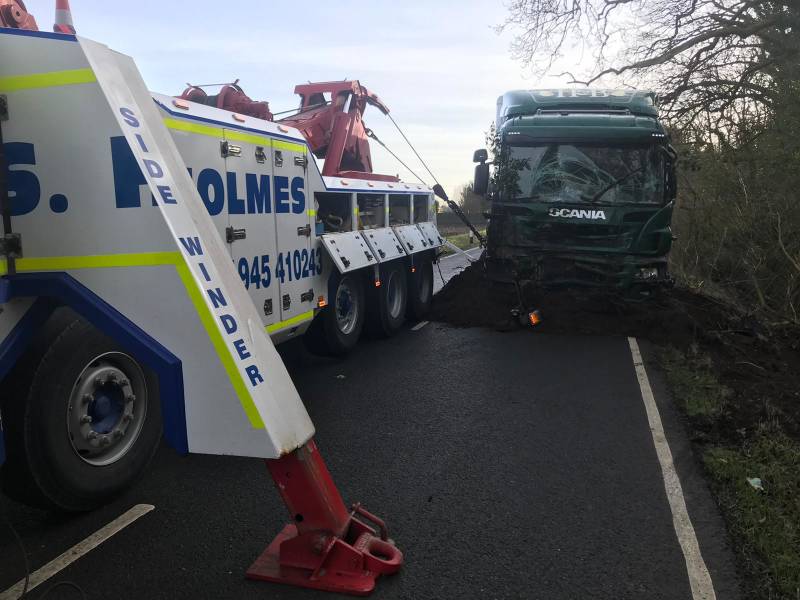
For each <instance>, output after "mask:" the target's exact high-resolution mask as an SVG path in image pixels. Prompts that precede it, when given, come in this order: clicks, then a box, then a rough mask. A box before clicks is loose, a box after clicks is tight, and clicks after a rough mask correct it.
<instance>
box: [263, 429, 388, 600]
mask: <svg viewBox="0 0 800 600" xmlns="http://www.w3.org/2000/svg"><path fill="white" fill-rule="evenodd" d="M267 469H268V470H269V472H270V475H272V479H273V481H274V482H275V485H276V486H277V488H278V491H279V492H280V493H281V496H282V497H283V501H284V502H285V503H286V507H287V508H288V509H289V514H290V515H291V516H292V519H293V521H294V522H293V523H290V524H289V525H286V527H284V528H283V531H281V532H280V533H279V534H278V536H277V537H276V538H275V539H274V540H273V541H272V543H271V544H270V545H269V547H268V548H267V549H266V551H265V552H264V553H263V554H262V555H261V556H259V557H258V558H257V559H256V561H255V562H254V563H253V564H252V565H251V567H250V568H249V569H248V571H247V577H248V578H249V579H260V580H263V581H274V582H278V583H288V584H291V585H297V586H302V587H308V588H314V589H319V590H327V591H329V592H339V593H343V594H353V595H357V596H366V595H368V594H369V593H370V592H372V590H373V589H375V581H376V580H377V579H378V577H380V576H381V575H388V574H391V573H395V572H397V570H398V569H400V566H401V565H402V564H403V554H402V552H400V550H398V549H397V548H396V547H395V545H394V543H393V542H392V541H391V540H389V537H388V531H387V529H386V525H385V523H384V522H383V521H381V520H380V519H379V518H378V517H376V516H375V515H372V514H370V513H368V512H367V511H366V510H364V509H363V508H361V506H360V505H358V504H356V505H354V506H353V507H352V508H351V509H350V510H348V509H347V507H346V506H345V504H344V502H343V501H342V497H341V496H340V495H339V490H337V489H336V486H335V485H334V483H333V479H332V478H331V474H330V473H329V472H328V468H327V467H326V466H325V463H324V461H323V460H322V456H320V453H319V450H318V449H317V446H316V444H315V443H314V441H313V440H311V441H309V442H308V443H306V444H305V445H304V446H302V447H301V448H298V449H297V450H295V451H294V452H292V453H291V454H287V455H286V456H283V457H281V458H279V459H276V460H268V461H267ZM376 528H377V531H376Z"/></svg>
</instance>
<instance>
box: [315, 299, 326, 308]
mask: <svg viewBox="0 0 800 600" xmlns="http://www.w3.org/2000/svg"><path fill="white" fill-rule="evenodd" d="M326 306H328V301H327V300H325V296H320V297H319V298H317V308H325V307H326Z"/></svg>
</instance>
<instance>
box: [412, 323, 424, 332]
mask: <svg viewBox="0 0 800 600" xmlns="http://www.w3.org/2000/svg"><path fill="white" fill-rule="evenodd" d="M427 324H428V321H420V322H419V323H417V324H416V325H414V326H413V327H412V328H411V331H419V330H420V329H422V328H423V327H425V325H427Z"/></svg>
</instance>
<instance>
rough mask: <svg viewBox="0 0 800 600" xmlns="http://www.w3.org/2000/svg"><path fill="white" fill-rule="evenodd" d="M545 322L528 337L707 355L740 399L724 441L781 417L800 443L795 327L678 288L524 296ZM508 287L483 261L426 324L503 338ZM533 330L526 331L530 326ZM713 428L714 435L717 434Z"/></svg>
mask: <svg viewBox="0 0 800 600" xmlns="http://www.w3.org/2000/svg"><path fill="white" fill-rule="evenodd" d="M524 296H525V300H526V304H527V305H528V306H529V307H530V308H536V309H538V310H539V311H540V314H541V318H542V321H541V323H540V324H539V325H537V326H536V327H531V328H530V329H531V333H532V334H537V333H538V334H544V333H548V334H550V333H558V334H585V335H613V336H635V337H638V338H642V339H647V340H650V341H652V342H653V343H655V344H657V345H659V346H665V347H673V348H677V349H679V350H680V351H681V352H684V353H686V354H687V356H689V357H691V356H694V355H700V354H704V355H707V356H710V357H711V359H712V360H713V362H714V365H715V369H714V370H715V371H716V372H717V373H718V375H719V379H720V381H723V382H725V385H726V386H727V387H728V388H730V390H731V393H732V394H735V395H736V396H737V397H738V398H737V402H736V405H737V407H738V409H737V411H735V412H733V413H731V414H730V415H727V416H726V418H725V419H723V421H724V422H718V423H717V424H716V427H721V429H722V431H717V435H722V436H723V437H726V436H727V434H731V433H733V432H735V431H736V430H737V429H740V428H741V427H743V426H749V424H752V423H753V422H754V421H757V420H758V419H760V418H767V416H768V415H767V413H768V412H769V413H772V411H775V410H778V411H780V413H781V416H782V417H784V418H783V419H782V420H783V422H784V425H785V426H786V427H787V430H788V432H789V433H790V434H792V435H793V436H794V437H797V438H800V328H798V327H796V326H790V325H787V324H774V323H765V322H764V321H762V320H759V319H758V318H756V317H755V316H754V315H752V314H748V313H746V312H744V311H742V310H741V309H739V308H737V307H736V306H734V305H732V304H729V303H726V302H723V301H721V300H717V299H715V298H711V297H709V296H706V295H703V294H701V293H699V292H696V291H693V290H690V289H686V288H681V287H676V288H674V289H672V290H669V291H667V292H665V293H664V295H662V296H660V297H659V298H657V299H652V300H648V301H645V302H637V303H627V304H623V303H620V302H614V301H611V300H609V299H604V298H602V297H591V296H586V295H582V294H577V293H576V292H574V291H558V292H547V293H536V292H534V291H532V290H529V289H528V290H525V291H524ZM518 305H519V301H518V295H517V293H516V291H515V290H514V287H513V285H510V284H497V283H493V282H491V281H489V280H488V279H487V278H486V276H485V273H484V270H483V266H482V263H481V261H478V262H475V263H473V264H472V265H470V266H469V267H468V268H467V269H465V270H464V271H462V272H461V273H460V274H458V275H456V276H455V277H453V278H452V279H451V280H450V281H449V282H448V284H447V285H446V286H445V287H444V288H443V289H442V290H441V292H439V293H438V294H437V295H436V296H435V297H434V302H433V307H432V314H431V318H432V320H435V321H441V322H446V323H450V324H452V325H455V326H459V327H487V328H492V329H496V330H500V331H507V330H511V329H517V328H519V327H521V326H520V325H519V324H518V321H517V320H515V319H514V318H513V317H512V315H511V310H512V308H514V307H515V306H518ZM528 327H530V326H528ZM716 427H715V428H716Z"/></svg>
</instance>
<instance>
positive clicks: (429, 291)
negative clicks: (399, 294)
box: [408, 259, 433, 321]
mask: <svg viewBox="0 0 800 600" xmlns="http://www.w3.org/2000/svg"><path fill="white" fill-rule="evenodd" d="M415 266H416V268H415V269H414V271H413V272H411V271H409V273H408V316H409V318H410V319H411V320H413V321H421V320H422V319H424V318H425V317H426V316H427V314H428V311H430V309H431V302H432V301H433V262H432V261H431V260H430V259H423V260H421V261H419V262H418V263H417V264H416V265H415Z"/></svg>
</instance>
